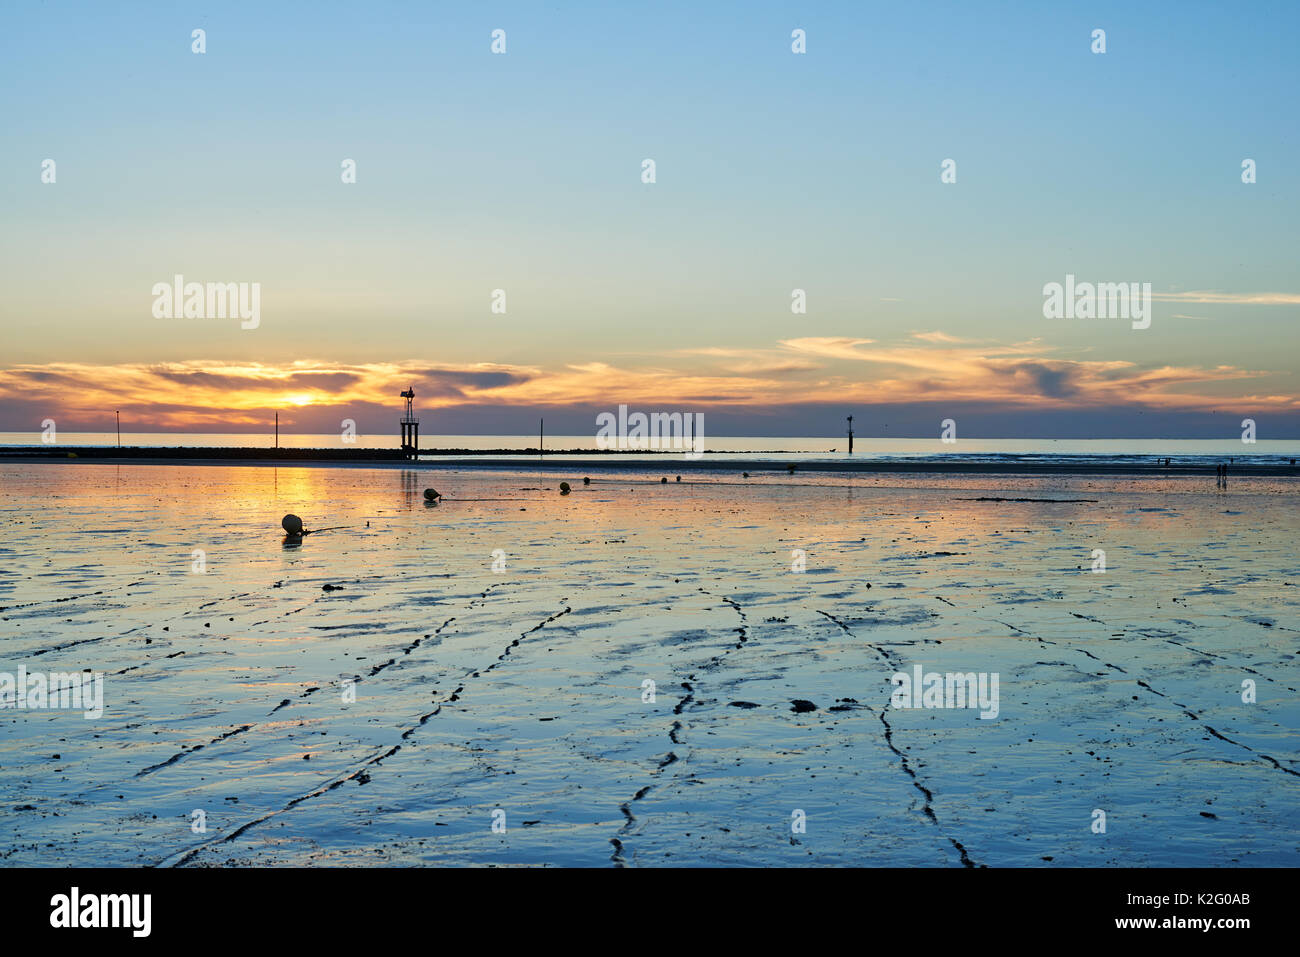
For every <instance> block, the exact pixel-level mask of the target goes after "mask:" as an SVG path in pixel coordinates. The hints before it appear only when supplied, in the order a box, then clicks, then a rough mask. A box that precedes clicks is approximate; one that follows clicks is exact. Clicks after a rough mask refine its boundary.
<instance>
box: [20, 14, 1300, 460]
mask: <svg viewBox="0 0 1300 957" xmlns="http://www.w3.org/2000/svg"><path fill="white" fill-rule="evenodd" d="M196 29H202V30H204V31H205V37H204V40H205V44H206V48H205V52H203V53H201V54H200V53H195V52H193V49H192V47H193V43H194V40H193V37H192V32H193V31H194V30H196ZM796 29H800V30H803V31H804V33H805V36H806V52H805V53H802V54H797V53H794V52H793V51H792V48H791V47H792V42H793V41H792V38H791V34H792V31H794V30H796ZM1097 29H1102V30H1104V31H1105V45H1106V49H1105V52H1104V53H1095V52H1093V49H1092V48H1093V46H1094V43H1095V41H1094V39H1093V31H1094V30H1097ZM494 30H503V31H505V52H504V53H503V54H494V53H493V52H492V43H493V38H492V33H493V31H494ZM1298 30H1300V5H1297V4H1294V3H1260V4H1251V5H1249V6H1248V7H1245V8H1242V7H1237V6H1234V5H1229V4H1213V3H1198V2H1185V0H1180V2H1167V3H1166V2H1150V3H1143V4H1132V3H1086V4H1085V3H1038V2H1025V3H986V4H975V3H968V2H967V3H923V2H917V3H906V4H883V3H867V2H852V3H850V2H819V3H764V2H748V3H743V4H742V3H736V4H723V3H719V4H699V3H648V4H636V5H632V4H608V3H563V2H561V3H548V4H538V3H517V4H516V3H482V4H477V3H476V4H442V3H429V2H420V3H415V2H410V3H396V2H389V3H384V2H377V3H366V4H351V3H331V2H315V3H310V4H306V3H304V4H296V3H284V4H264V3H220V4H213V5H205V6H191V5H187V4H179V3H171V4H163V3H152V4H150V3H129V2H128V3H121V4H113V5H111V6H110V5H106V4H99V3H54V2H47V3H42V4H31V3H24V4H6V5H4V6H3V7H2V8H0V75H3V79H4V82H3V83H0V116H3V117H4V124H3V132H0V144H2V147H3V148H2V149H0V224H2V225H0V283H2V285H3V290H4V293H3V296H2V297H0V431H22V432H26V431H31V432H37V431H39V430H40V428H41V422H42V421H43V420H44V419H46V418H53V419H55V421H56V422H57V423H58V426H59V428H60V429H62V430H64V431H89V430H99V429H111V428H112V425H113V411H114V410H121V412H122V417H123V423H124V428H125V427H127V426H128V425H129V428H130V430H131V431H155V430H156V431H187V432H192V431H213V432H231V431H265V430H266V427H267V425H268V423H269V422H270V421H271V420H272V419H273V417H274V415H275V413H276V412H277V411H278V412H279V413H280V421H281V428H282V429H283V430H285V431H301V432H334V431H337V430H338V429H339V428H340V422H341V420H342V419H344V418H351V419H353V420H355V421H356V422H357V423H358V427H359V429H360V430H361V431H363V432H365V433H374V432H380V431H394V432H395V431H396V419H397V416H398V415H399V413H400V408H401V399H400V398H399V397H398V395H397V394H398V392H400V391H401V390H402V389H405V388H406V387H407V386H408V385H413V386H414V388H415V391H416V397H417V399H416V401H417V407H418V408H419V410H420V412H421V417H422V420H423V424H422V426H421V431H422V434H423V435H425V436H429V435H431V434H438V433H441V434H465V433H475V432H481V433H487V434H514V433H522V434H528V433H530V432H531V431H532V430H533V429H534V427H535V424H536V421H537V419H538V417H539V416H542V415H544V416H545V417H546V418H547V421H548V426H547V428H548V431H551V430H552V429H554V431H555V433H556V434H560V433H567V434H573V435H581V434H585V433H587V432H593V433H594V430H595V419H594V417H595V415H596V414H598V413H599V412H601V411H607V410H616V409H617V408H618V406H619V405H620V404H626V405H628V406H629V407H631V408H633V409H637V410H643V411H646V412H651V411H666V412H671V411H682V412H700V413H707V414H708V415H710V416H711V418H710V420H709V421H710V423H711V431H712V433H713V434H717V435H721V434H733V435H834V434H839V433H840V431H841V429H842V424H843V419H844V416H845V415H849V414H852V415H854V416H855V429H856V430H857V431H858V433H859V434H860V435H889V436H907V435H912V436H918V437H928V436H932V435H937V434H938V432H939V430H940V422H941V420H943V419H945V418H952V419H954V420H955V421H956V422H957V423H958V429H959V434H962V435H965V436H968V437H988V438H1004V437H1017V436H1024V437H1038V438H1050V437H1063V438H1065V437H1069V438H1089V437H1093V438H1105V437H1140V436H1150V437H1161V438H1179V437H1189V438H1190V437H1195V438H1218V437H1224V436H1231V435H1235V434H1237V433H1238V432H1239V431H1240V429H1239V422H1240V420H1241V418H1242V417H1246V416H1249V417H1252V418H1254V419H1255V420H1256V422H1257V423H1258V426H1257V427H1258V436H1259V438H1261V439H1263V438H1300V373H1297V361H1296V360H1297V353H1298V351H1300V350H1298V349H1297V343H1298V342H1300V337H1297V335H1296V332H1295V326H1296V322H1297V319H1300V263H1298V260H1297V242H1296V235H1297V220H1298V218H1300V217H1298V215H1297V214H1298V213H1300V134H1298V129H1297V127H1298V124H1297V122H1296V112H1295V104H1296V103H1297V102H1300V60H1297V58H1296V56H1295V54H1294V49H1293V46H1294V37H1295V36H1296V35H1297V32H1298ZM51 159H52V160H54V162H55V167H54V171H55V181H54V182H43V181H42V179H43V171H44V165H43V164H44V163H45V161H46V160H51ZM349 159H350V160H353V161H355V164H356V181H355V182H353V183H345V182H343V181H342V180H343V177H342V173H341V170H342V164H343V162H344V161H345V160H349ZM645 159H653V160H654V163H655V181H654V182H653V183H646V182H643V175H642V171H643V160H645ZM948 159H951V160H953V161H954V162H955V171H956V181H955V182H943V181H941V172H942V164H943V163H944V161H945V160H948ZM1246 159H1251V160H1253V161H1254V164H1255V176H1256V181H1255V182H1253V183H1244V182H1243V181H1242V163H1243V161H1244V160H1246ZM176 275H182V276H184V277H185V280H186V281H187V282H200V283H204V282H213V283H231V282H235V283H238V282H243V283H250V284H251V283H257V284H258V286H259V290H260V310H259V317H258V323H257V326H256V328H247V329H245V328H241V323H240V322H239V321H238V320H237V319H230V318H220V317H207V318H188V319H187V318H157V317H156V316H155V315H154V305H155V294H154V292H153V290H154V287H155V285H156V284H158V283H167V284H170V283H171V282H172V281H173V277H174V276H176ZM1067 275H1073V276H1075V277H1076V278H1077V280H1078V281H1079V282H1085V281H1088V282H1108V283H1109V282H1126V283H1128V282H1137V283H1150V285H1151V296H1152V300H1153V301H1152V306H1151V323H1150V326H1149V327H1148V328H1144V329H1135V328H1132V324H1131V323H1130V322H1129V321H1128V320H1125V319H1122V318H1097V319H1049V318H1046V317H1045V316H1044V313H1043V303H1044V292H1043V290H1044V286H1045V285H1046V284H1048V283H1051V282H1060V283H1064V282H1065V281H1066V276H1067ZM495 290H504V293H505V299H504V301H505V312H504V313H501V312H493V311H492V304H493V297H494V294H495V293H494V291H495ZM794 290H803V292H804V296H805V299H806V312H802V313H797V312H794V311H792V308H791V305H792V301H793V297H794ZM497 302H498V303H499V302H500V299H499V298H498V300H497ZM552 423H553V424H552Z"/></svg>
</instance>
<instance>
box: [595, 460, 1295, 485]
mask: <svg viewBox="0 0 1300 957" xmlns="http://www.w3.org/2000/svg"><path fill="white" fill-rule="evenodd" d="M1291 464H1292V465H1295V462H1294V461H1292V462H1291ZM582 484H583V485H590V484H591V479H589V478H587V477H585V476H584V477H583V479H582Z"/></svg>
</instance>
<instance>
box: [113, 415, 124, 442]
mask: <svg viewBox="0 0 1300 957" xmlns="http://www.w3.org/2000/svg"><path fill="white" fill-rule="evenodd" d="M113 415H115V416H117V447H118V448H119V449H120V448H121V447H122V412H121V410H120V409H115V410H114V411H113Z"/></svg>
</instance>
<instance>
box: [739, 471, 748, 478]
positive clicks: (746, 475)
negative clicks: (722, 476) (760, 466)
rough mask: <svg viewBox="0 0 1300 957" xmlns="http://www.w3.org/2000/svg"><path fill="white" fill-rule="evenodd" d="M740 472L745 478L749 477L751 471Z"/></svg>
mask: <svg viewBox="0 0 1300 957" xmlns="http://www.w3.org/2000/svg"><path fill="white" fill-rule="evenodd" d="M740 474H741V475H743V476H744V477H745V478H749V473H748V472H741V473H740Z"/></svg>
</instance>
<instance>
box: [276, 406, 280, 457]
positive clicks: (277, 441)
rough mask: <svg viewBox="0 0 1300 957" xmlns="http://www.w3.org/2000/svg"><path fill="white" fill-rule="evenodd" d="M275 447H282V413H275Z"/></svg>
mask: <svg viewBox="0 0 1300 957" xmlns="http://www.w3.org/2000/svg"><path fill="white" fill-rule="evenodd" d="M275 447H276V448H277V449H278V448H279V447H280V413H279V412H277V413H275Z"/></svg>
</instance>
